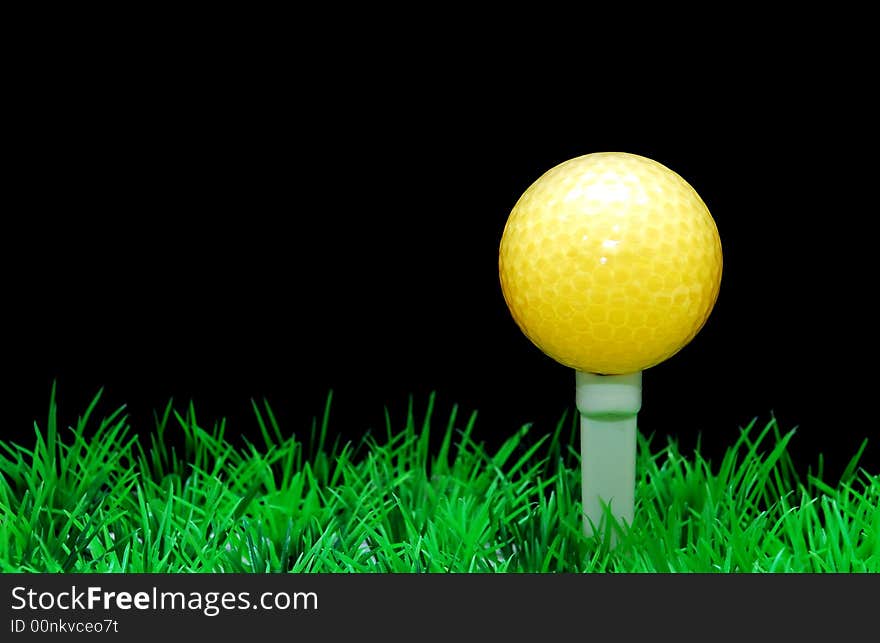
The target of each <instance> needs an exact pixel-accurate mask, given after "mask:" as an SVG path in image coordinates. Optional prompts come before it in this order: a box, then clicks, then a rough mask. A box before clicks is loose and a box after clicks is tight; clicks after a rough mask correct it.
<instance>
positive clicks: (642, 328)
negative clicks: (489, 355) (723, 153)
mask: <svg viewBox="0 0 880 643" xmlns="http://www.w3.org/2000/svg"><path fill="white" fill-rule="evenodd" d="M721 269H722V254H721V240H720V239H719V237H718V229H717V228H716V226H715V222H714V220H713V219H712V216H711V214H710V213H709V210H708V208H707V207H706V205H705V204H704V203H703V201H702V199H701V198H700V196H699V195H698V194H697V193H696V191H694V189H693V188H692V187H691V186H690V185H689V184H688V183H687V182H686V181H685V180H684V179H683V178H681V177H680V176H679V175H678V174H676V173H675V172H673V171H672V170H670V169H668V168H667V167H665V166H663V165H661V164H660V163H657V162H656V161H653V160H651V159H648V158H645V157H642V156H637V155H635V154H626V153H622V152H602V153H596V154H587V155H586V156H580V157H577V158H574V159H571V160H569V161H566V162H564V163H561V164H560V165H557V166H556V167H554V168H552V169H550V170H549V171H548V172H546V173H545V174H544V175H543V176H541V177H540V178H539V179H538V180H537V181H535V182H534V183H533V184H532V185H531V186H530V187H529V188H528V189H527V190H526V191H525V193H523V195H522V196H521V197H520V199H519V200H518V201H517V203H516V205H515V206H514V208H513V210H512V211H511V213H510V216H509V218H508V220H507V225H506V226H505V228H504V234H503V235H502V238H501V248H500V253H499V273H500V278H501V289H502V292H503V294H504V299H505V301H506V302H507V305H508V307H509V308H510V312H511V314H512V315H513V318H514V320H515V321H516V323H517V324H518V325H519V327H520V328H521V329H522V331H523V332H524V333H525V334H526V336H527V337H528V338H529V339H531V340H532V342H534V343H535V345H537V346H538V348H540V349H541V350H542V351H544V352H545V353H546V354H547V355H549V356H550V357H552V358H553V359H555V360H556V361H558V362H560V363H562V364H564V365H566V366H570V367H572V368H575V369H577V370H580V371H584V372H589V373H602V374H608V375H610V374H623V373H634V372H637V371H641V370H644V369H646V368H649V367H651V366H654V365H656V364H658V363H660V362H662V361H663V360H665V359H667V358H669V357H671V356H672V355H674V354H675V353H676V352H678V351H679V350H681V348H682V347H684V346H685V345H686V344H687V343H688V342H690V341H691V340H692V339H693V338H694V336H695V335H696V334H697V333H698V332H699V330H700V329H701V328H702V327H703V325H704V324H705V322H706V319H707V318H708V317H709V313H710V312H711V311H712V308H713V306H714V304H715V300H716V299H717V297H718V289H719V286H720V283H721Z"/></svg>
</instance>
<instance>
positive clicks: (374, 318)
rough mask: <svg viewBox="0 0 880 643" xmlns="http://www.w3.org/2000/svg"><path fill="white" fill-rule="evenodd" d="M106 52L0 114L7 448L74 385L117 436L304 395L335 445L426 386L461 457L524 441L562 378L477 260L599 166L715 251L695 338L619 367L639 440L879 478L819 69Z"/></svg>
mask: <svg viewBox="0 0 880 643" xmlns="http://www.w3.org/2000/svg"><path fill="white" fill-rule="evenodd" d="M106 53H107V52H104V54H106ZM110 58H112V57H111V56H107V55H102V56H98V57H96V58H94V59H90V61H91V62H89V63H88V64H86V63H83V62H82V61H77V62H72V63H71V62H67V61H66V60H65V59H64V58H63V57H53V58H52V59H51V60H49V61H47V62H46V63H45V64H44V65H42V66H41V67H40V70H41V73H40V74H31V75H29V76H28V79H27V82H26V83H25V84H24V85H23V87H24V89H23V90H22V91H19V92H17V93H16V94H15V99H14V103H15V105H14V106H15V107H16V108H17V110H16V112H17V116H16V118H15V119H14V120H13V121H11V122H10V125H9V133H10V136H11V137H14V139H15V145H14V146H13V147H12V148H11V150H12V151H11V152H10V156H11V158H10V160H11V168H10V170H9V176H8V179H9V185H10V188H9V190H10V191H9V198H8V199H7V207H6V208H5V209H6V219H7V224H6V225H7V231H6V233H4V234H3V239H2V243H3V264H4V265H3V274H4V275H6V279H5V282H6V283H5V291H6V302H7V303H6V314H5V316H4V317H5V326H6V330H5V335H6V337H7V342H8V343H7V346H6V349H5V350H4V354H5V358H4V360H3V371H4V376H5V379H6V382H5V384H4V386H3V388H2V396H3V398H4V399H3V400H2V405H3V408H4V413H6V415H5V417H6V421H5V423H4V429H3V431H4V435H5V436H6V437H12V438H14V439H17V440H28V439H30V438H29V436H30V435H31V426H32V422H33V420H34V419H35V418H36V419H38V421H39V422H40V423H43V418H44V416H45V410H46V408H47V404H48V399H49V390H50V386H51V383H52V382H53V381H57V383H58V391H59V393H58V397H59V400H60V404H61V414H62V420H63V421H64V422H67V423H70V422H72V421H74V419H75V416H76V415H77V414H79V413H80V412H82V411H83V410H84V409H85V407H86V405H87V403H88V401H89V400H90V399H91V397H92V396H93V395H94V394H95V393H96V391H97V390H98V389H99V388H100V387H102V386H103V387H106V389H105V401H104V404H103V406H102V407H101V408H102V409H103V410H104V411H105V412H109V411H110V410H111V409H113V408H115V407H116V406H118V405H119V404H122V403H126V404H128V408H129V412H130V415H131V418H132V422H133V424H134V426H135V427H136V428H137V429H138V430H141V431H146V430H149V427H150V425H151V414H152V411H153V409H156V408H158V407H161V406H163V405H164V404H165V402H167V400H168V399H169V398H170V397H172V396H173V397H174V398H175V400H177V401H178V402H180V403H184V402H186V401H188V400H190V399H192V400H194V401H195V403H196V408H197V410H198V412H199V414H200V416H201V418H202V419H203V421H204V422H205V423H209V422H211V421H212V420H213V419H216V418H219V417H221V416H225V417H227V418H229V420H230V422H231V425H230V427H231V429H232V431H233V432H235V431H240V432H242V433H248V434H250V433H252V432H253V431H254V429H255V428H256V425H255V422H254V421H253V419H252V414H251V412H250V409H249V405H250V399H251V398H257V399H259V398H261V397H263V396H266V397H267V398H268V399H269V400H270V402H271V403H272V404H273V407H274V409H275V410H276V412H277V414H278V416H279V417H280V419H281V422H282V425H283V426H284V427H285V428H287V429H289V430H292V431H299V430H302V429H304V428H306V427H307V426H308V423H309V421H310V419H311V417H312V416H313V415H315V414H319V413H320V412H321V409H322V406H323V401H324V398H325V396H326V394H327V392H328V391H329V390H330V389H333V390H334V392H335V397H334V404H333V412H332V416H331V428H332V429H333V430H335V431H337V432H340V433H342V434H343V435H344V436H345V437H357V436H358V435H360V434H361V433H362V432H363V431H364V430H367V429H368V428H373V429H377V428H380V427H381V426H382V422H383V408H384V407H385V406H387V407H388V408H389V410H390V412H391V415H392V418H393V419H394V421H396V422H397V423H398V424H399V423H400V422H401V421H402V417H403V414H404V412H405V409H406V403H407V399H408V396H410V395H412V396H413V398H414V400H415V403H416V406H417V408H423V407H424V404H425V402H426V400H427V397H428V394H429V393H430V392H431V391H437V394H438V398H437V402H438V413H439V414H440V417H441V418H442V417H444V416H445V414H446V413H447V412H448V410H449V409H450V408H451V405H452V404H453V403H459V404H460V405H461V406H462V407H463V409H464V410H467V411H470V410H478V411H479V421H478V424H477V429H476V436H477V437H478V438H479V439H482V440H485V441H487V442H488V443H490V444H497V443H498V442H499V441H500V440H502V439H504V438H505V437H507V436H509V435H511V434H512V433H513V432H514V431H515V430H516V429H517V428H518V427H519V426H520V425H522V424H524V423H526V422H534V423H535V424H536V425H537V426H536V428H537V429H538V430H539V431H541V432H544V431H548V430H550V429H551V428H552V427H553V425H554V424H555V422H556V421H557V420H558V419H559V417H560V416H561V415H562V413H563V412H565V411H568V412H569V413H570V412H571V411H572V409H573V393H574V390H573V389H574V382H573V380H574V375H573V373H572V372H571V371H569V370H568V369H565V368H563V367H561V366H559V365H557V364H556V363H555V362H553V361H552V360H551V359H549V358H547V357H545V356H544V355H542V354H541V353H540V351H538V350H537V349H536V348H535V347H533V346H532V345H531V344H530V343H529V342H528V340H526V338H525V337H524V336H523V335H522V334H521V333H520V331H519V330H518V329H517V327H516V326H515V324H514V323H513V321H512V319H511V318H510V316H509V313H508V312H507V309H506V307H505V305H504V302H503V298H502V296H501V291H500V287H499V284H498V277H497V250H498V244H499V241H500V238H501V233H502V230H503V226H504V223H505V221H506V217H507V215H508V213H509V211H510V209H511V208H512V207H513V205H514V203H515V202H516V199H517V198H518V197H519V195H520V194H521V193H522V192H523V191H524V190H525V189H526V188H527V187H528V185H529V184H530V183H531V182H532V181H534V180H535V179H536V178H538V176H540V174H542V173H543V172H544V171H545V170H547V169H549V168H550V167H552V166H553V165H556V164H557V163H560V162H562V161H564V160H566V159H568V158H571V157H574V156H577V155H580V154H586V153H589V152H596V151H607V150H617V151H628V152H633V153H637V154H642V155H645V156H649V157H651V158H654V159H655V160H657V161H660V162H661V163H664V164H665V165H667V166H668V167H670V168H672V169H673V170H675V171H676V172H678V173H679V174H681V175H682V176H683V177H684V178H685V179H686V180H687V181H689V182H690V183H691V184H692V185H693V186H694V187H695V188H696V190H697V191H698V192H699V193H700V195H701V196H702V197H703V199H704V201H705V202H706V203H707V205H708V206H709V209H710V210H711V212H712V214H713V216H714V217H715V219H716V222H717V225H718V228H719V231H720V235H721V239H722V244H723V248H724V260H725V265H724V275H723V279H722V288H721V293H720V297H719V300H718V303H717V306H716V309H715V311H714V313H713V315H712V317H711V318H710V320H709V322H708V324H707V325H706V327H705V328H704V329H703V331H702V332H701V333H700V335H699V336H698V337H697V338H696V339H695V340H694V341H693V342H692V344H691V345H689V346H688V347H686V348H685V349H684V350H683V351H682V352H681V353H679V354H678V355H676V356H675V357H674V358H672V359H670V360H669V361H668V362H666V363H664V364H662V365H659V366H657V367H655V368H652V369H650V370H649V371H647V372H646V373H645V378H644V405H643V410H642V413H641V414H640V425H641V427H642V429H643V430H644V431H646V432H653V433H655V434H657V435H658V437H660V439H665V436H676V437H678V438H679V439H680V440H681V441H682V443H683V444H684V445H685V446H686V447H690V446H693V445H694V444H695V442H696V439H697V435H698V434H700V433H702V441H703V445H704V447H705V448H706V450H707V451H708V452H709V453H710V455H713V454H714V455H717V454H718V453H720V452H721V450H722V449H723V448H725V447H727V446H728V445H730V444H731V443H732V442H733V441H734V440H735V439H736V436H737V434H738V428H739V427H741V426H744V425H745V424H747V423H748V422H749V421H751V420H752V418H755V417H757V418H758V421H759V422H760V423H764V422H766V421H767V420H769V419H770V418H771V415H772V414H775V416H776V417H777V418H778V420H779V422H780V425H781V426H782V428H783V429H786V430H787V429H790V428H794V427H795V426H797V427H799V434H798V437H797V438H796V440H795V443H794V451H795V455H796V456H797V458H798V463H799V464H800V465H801V466H803V467H806V466H808V465H810V464H813V463H815V462H816V459H817V457H818V453H819V452H820V451H821V452H823V453H824V454H825V456H826V458H827V459H828V463H829V464H830V465H831V469H832V470H835V469H837V470H839V468H841V467H842V466H843V465H844V464H845V463H846V461H847V460H848V459H849V457H850V456H851V455H853V454H854V453H855V451H856V449H857V448H858V445H859V444H860V443H861V441H862V440H863V439H864V438H865V437H868V438H872V442H871V444H870V448H869V451H868V455H867V459H866V462H874V463H875V464H876V463H877V462H878V461H880V457H878V445H877V444H876V442H877V440H876V422H875V421H874V420H871V419H870V418H871V403H872V400H873V391H872V387H871V386H869V384H870V382H868V381H867V380H866V378H865V376H864V375H862V372H863V371H864V370H865V367H866V366H868V365H869V364H870V363H871V360H872V358H871V354H872V353H873V352H874V347H873V345H869V344H868V340H867V332H868V330H869V328H871V327H873V316H872V314H871V313H869V312H868V311H869V305H870V304H871V303H872V301H873V297H874V293H875V292H876V287H875V286H874V282H873V273H872V272H871V271H873V265H874V257H873V256H872V254H871V252H870V250H869V248H870V243H869V242H870V238H869V236H868V233H867V230H866V228H865V222H866V221H867V220H869V219H870V218H872V217H873V216H874V214H875V209H876V208H875V207H874V206H872V205H871V201H870V199H871V191H872V190H873V189H874V187H873V184H872V182H871V177H872V175H873V173H875V171H876V167H875V166H876V163H875V162H873V163H872V162H871V161H870V158H869V157H868V158H867V160H866V154H865V150H866V148H867V149H870V145H871V143H870V141H869V140H868V137H869V136H870V135H871V134H872V133H871V132H870V131H869V129H868V118H867V112H868V107H867V106H866V104H865V102H864V99H863V97H860V96H858V95H855V94H853V93H852V91H851V89H850V87H849V86H848V85H847V84H846V83H843V82H840V83H839V84H838V83H837V81H834V80H833V78H834V77H835V76H834V74H833V73H831V72H828V73H825V74H820V73H819V72H818V71H817V70H815V69H811V70H806V71H804V72H803V73H802V74H800V75H794V74H793V73H791V72H792V70H791V69H789V70H788V71H787V72H786V73H780V69H779V67H778V66H766V65H756V66H749V67H747V68H743V69H740V68H737V67H736V66H732V67H730V68H725V69H722V70H716V73H714V74H713V75H712V77H711V78H710V77H709V76H707V75H704V74H701V73H700V72H699V71H698V70H696V69H688V68H685V69H684V70H683V71H684V73H682V74H681V75H679V76H676V77H673V78H667V79H666V80H667V82H666V84H665V86H664V88H663V91H659V92H658V91H655V90H654V89H653V88H651V86H649V85H647V84H645V85H644V86H641V87H640V86H639V85H638V83H635V87H633V86H632V83H630V85H631V86H630V87H629V89H630V90H634V91H629V92H626V89H625V88H624V89H620V88H618V87H616V86H615V87H614V88H611V87H607V88H606V87H604V86H599V85H595V86H591V85H590V84H589V83H586V82H583V83H582V85H583V86H582V87H580V88H578V87H577V85H578V83H573V85H574V87H573V86H572V84H569V85H554V84H553V83H552V82H551V80H550V79H547V78H542V77H541V76H540V75H537V76H536V75H535V73H534V72H533V71H531V70H525V69H522V70H517V69H507V70H506V71H507V72H508V73H507V74H506V75H504V76H503V77H498V76H497V75H496V74H495V72H496V71H497V70H498V68H499V67H503V64H502V63H501V62H499V61H495V62H494V63H492V64H490V65H487V66H472V65H460V66H453V67H450V66H449V65H447V64H446V63H443V64H438V65H436V66H430V68H419V73H418V74H413V73H411V72H410V71H407V69H405V68H400V69H397V68H393V67H390V66H389V65H388V64H386V63H387V61H384V62H383V61H378V62H377V61H376V60H373V59H370V60H369V62H366V61H359V60H358V59H357V58H353V59H347V61H346V65H345V67H344V69H342V68H332V69H329V70H327V69H325V70H321V71H316V70H315V69H314V68H312V67H310V66H309V65H306V64H303V63H301V62H300V63H299V64H298V65H297V66H295V68H292V69H289V70H286V71H285V72H284V73H280V72H278V71H273V73H266V74H259V73H257V72H256V71H255V69H254V67H253V66H250V67H244V68H242V67H237V66H236V65H235V64H234V59H232V58H230V59H215V58H211V57H210V56H208V57H198V56H195V57H192V58H189V59H186V60H185V61H184V60H177V61H173V62H167V61H165V62H163V63H161V64H158V63H156V61H155V60H153V59H151V58H150V57H149V56H147V57H145V58H144V59H139V60H131V61H126V62H125V63H124V64H118V63H117V64H110V62H108V61H109V59H110ZM98 59H100V61H101V62H100V64H98V63H97V62H95V61H96V60H98ZM647 76H651V70H648V72H647ZM660 80H663V77H660ZM829 94H833V95H834V100H833V101H825V100H823V97H827V96H828V95H829Z"/></svg>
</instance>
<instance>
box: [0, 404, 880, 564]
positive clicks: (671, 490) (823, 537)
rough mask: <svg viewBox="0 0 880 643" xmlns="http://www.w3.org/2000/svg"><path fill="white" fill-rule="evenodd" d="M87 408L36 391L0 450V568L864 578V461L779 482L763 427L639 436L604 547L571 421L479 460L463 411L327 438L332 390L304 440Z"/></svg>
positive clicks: (879, 534) (429, 411) (777, 455)
mask: <svg viewBox="0 0 880 643" xmlns="http://www.w3.org/2000/svg"><path fill="white" fill-rule="evenodd" d="M99 398H100V394H99V395H98V396H96V398H95V399H94V401H93V402H92V404H91V405H90V406H89V408H88V409H87V410H86V411H85V413H84V414H83V415H82V416H81V417H80V418H79V419H77V421H76V422H75V423H73V424H72V425H70V426H69V427H68V428H62V427H64V426H65V425H63V424H62V423H61V421H60V420H59V418H58V417H57V407H56V405H55V402H54V395H53V398H52V401H50V410H49V414H48V418H47V420H46V422H45V423H43V425H42V426H36V425H35V429H36V436H35V440H34V443H33V446H32V447H31V445H27V446H23V445H18V444H10V443H8V442H4V441H0V571H2V572H259V573H263V572H605V571H614V572H865V571H871V572H878V571H880V508H878V505H880V475H878V474H877V473H869V472H868V471H865V470H864V469H862V468H860V467H859V466H858V462H859V456H860V453H861V452H860V453H859V454H856V456H855V457H854V458H853V460H852V461H851V463H850V465H849V466H848V467H847V469H846V471H845V472H844V473H843V475H842V476H841V478H840V480H839V481H835V482H834V483H833V484H832V483H829V482H826V481H823V479H822V477H823V476H822V472H821V468H820V470H819V471H817V472H816V473H815V475H811V474H809V473H807V474H802V473H801V472H798V471H796V470H795V467H794V465H793V463H792V459H791V457H790V455H789V453H788V450H787V448H788V444H789V441H790V440H791V439H792V437H793V432H787V433H783V432H782V431H781V430H780V429H779V427H778V426H777V424H776V422H775V420H771V421H769V422H768V423H757V422H753V423H752V424H751V425H750V426H748V427H746V428H745V429H743V430H742V432H741V435H740V438H739V440H738V441H737V442H736V444H734V445H732V446H731V447H730V448H729V450H727V452H726V455H725V456H724V457H723V458H722V459H721V460H720V461H717V462H709V461H707V460H705V459H704V458H703V457H701V455H700V454H699V452H696V453H692V454H683V453H682V452H681V451H680V449H679V448H678V446H677V444H676V443H675V442H674V441H670V442H668V443H667V444H665V445H656V444H654V443H653V440H651V439H650V438H647V437H645V436H640V438H639V455H638V465H637V477H638V479H637V484H636V509H635V520H634V524H633V525H632V526H631V527H626V526H623V527H621V531H620V533H619V534H618V536H617V541H618V543H617V546H616V547H615V548H613V549H609V548H608V547H606V546H603V545H602V544H601V543H600V542H598V541H597V540H594V539H588V538H585V537H584V536H583V534H582V531H581V514H580V474H579V468H578V467H579V456H578V452H577V439H576V436H577V434H576V425H575V423H574V422H573V421H572V420H571V419H570V418H569V419H566V418H565V417H563V419H562V420H560V422H559V423H558V425H557V426H556V428H555V431H554V432H552V433H550V434H546V435H539V434H538V432H537V431H536V430H535V429H530V428H528V427H524V428H522V429H520V430H519V431H514V432H513V435H511V437H510V439H508V440H507V441H506V442H505V443H504V444H503V445H502V446H501V447H500V448H499V449H498V450H493V451H491V452H489V451H487V449H486V448H484V446H482V445H481V444H480V443H478V442H477V441H476V440H475V439H474V427H475V423H476V422H477V419H476V414H475V413H472V414H468V415H464V414H462V413H461V412H460V411H459V409H458V408H457V407H453V408H452V409H451V411H450V412H449V413H448V415H445V416H444V417H443V418H440V417H438V416H439V412H438V411H437V410H436V409H435V408H434V398H433V397H431V398H430V399H429V400H428V402H427V405H426V408H425V409H424V410H423V411H421V412H416V411H415V410H414V408H413V405H412V404H411V405H410V407H409V409H408V411H407V413H406V415H405V416H403V417H401V418H399V419H395V418H393V417H392V415H390V414H388V413H387V412H386V421H387V424H386V427H384V430H383V431H380V432H378V433H373V434H368V435H367V436H366V437H365V438H364V439H363V440H362V441H360V442H359V443H351V442H346V443H341V442H340V441H338V440H336V441H331V440H330V439H329V436H330V435H331V432H330V430H329V427H328V423H329V417H330V408H331V400H332V395H331V396H328V398H327V402H326V407H325V409H324V414H323V417H322V418H317V419H316V421H314V422H313V424H312V426H311V427H310V428H309V430H306V431H304V432H302V433H297V432H293V431H290V430H287V429H286V428H285V427H280V426H279V425H278V422H277V421H276V420H275V417H274V415H273V414H272V411H271V408H270V406H269V405H268V404H267V403H265V402H263V403H261V404H257V403H255V404H254V412H255V416H254V417H255V424H256V426H257V427H259V435H260V436H261V437H260V439H259V440H257V441H256V442H248V441H247V440H245V439H244V438H240V437H236V438H235V439H234V440H233V439H230V438H229V437H228V436H227V432H226V423H225V422H223V421H221V422H217V423H213V424H212V425H211V426H210V427H207V426H202V425H201V424H200V423H199V421H198V420H197V418H196V414H195V411H194V409H193V406H192V405H189V406H187V407H186V408H183V409H181V410H180V411H178V410H175V409H174V407H173V406H172V405H171V404H170V403H169V405H168V406H167V407H166V408H165V409H164V411H163V412H162V413H159V414H157V415H156V423H155V424H156V426H155V429H154V430H153V431H152V433H150V434H141V435H140V436H138V435H136V434H135V433H134V432H133V431H132V430H131V428H130V427H129V425H128V421H127V418H126V415H125V410H124V409H118V410H116V411H115V412H113V413H111V414H109V415H108V416H106V417H105V418H104V419H102V420H96V417H97V415H98V413H97V408H98V405H99V404H98V403H99ZM255 434H256V433H255ZM171 445H175V446H171ZM863 448H864V447H863ZM608 541H609V539H607V538H606V539H605V542H608Z"/></svg>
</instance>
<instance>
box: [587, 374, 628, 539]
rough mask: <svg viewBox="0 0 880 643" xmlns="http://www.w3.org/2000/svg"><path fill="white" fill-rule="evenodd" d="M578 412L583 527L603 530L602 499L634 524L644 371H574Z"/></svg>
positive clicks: (592, 531) (589, 530) (622, 519)
mask: <svg viewBox="0 0 880 643" xmlns="http://www.w3.org/2000/svg"><path fill="white" fill-rule="evenodd" d="M575 381H576V391H577V408H578V412H579V413H580V416H581V479H582V487H581V500H582V504H583V510H584V533H585V534H586V535H587V536H593V535H597V536H598V535H601V534H603V533H604V532H605V529H606V525H605V524H604V509H603V504H604V505H609V507H610V511H611V515H612V516H614V518H615V519H616V520H617V521H618V522H625V523H627V524H632V519H633V505H634V503H635V481H636V418H637V416H638V412H639V409H640V408H641V406H642V374H641V372H638V373H632V374H629V375H595V374H592V373H582V372H580V371H576V375H575Z"/></svg>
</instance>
